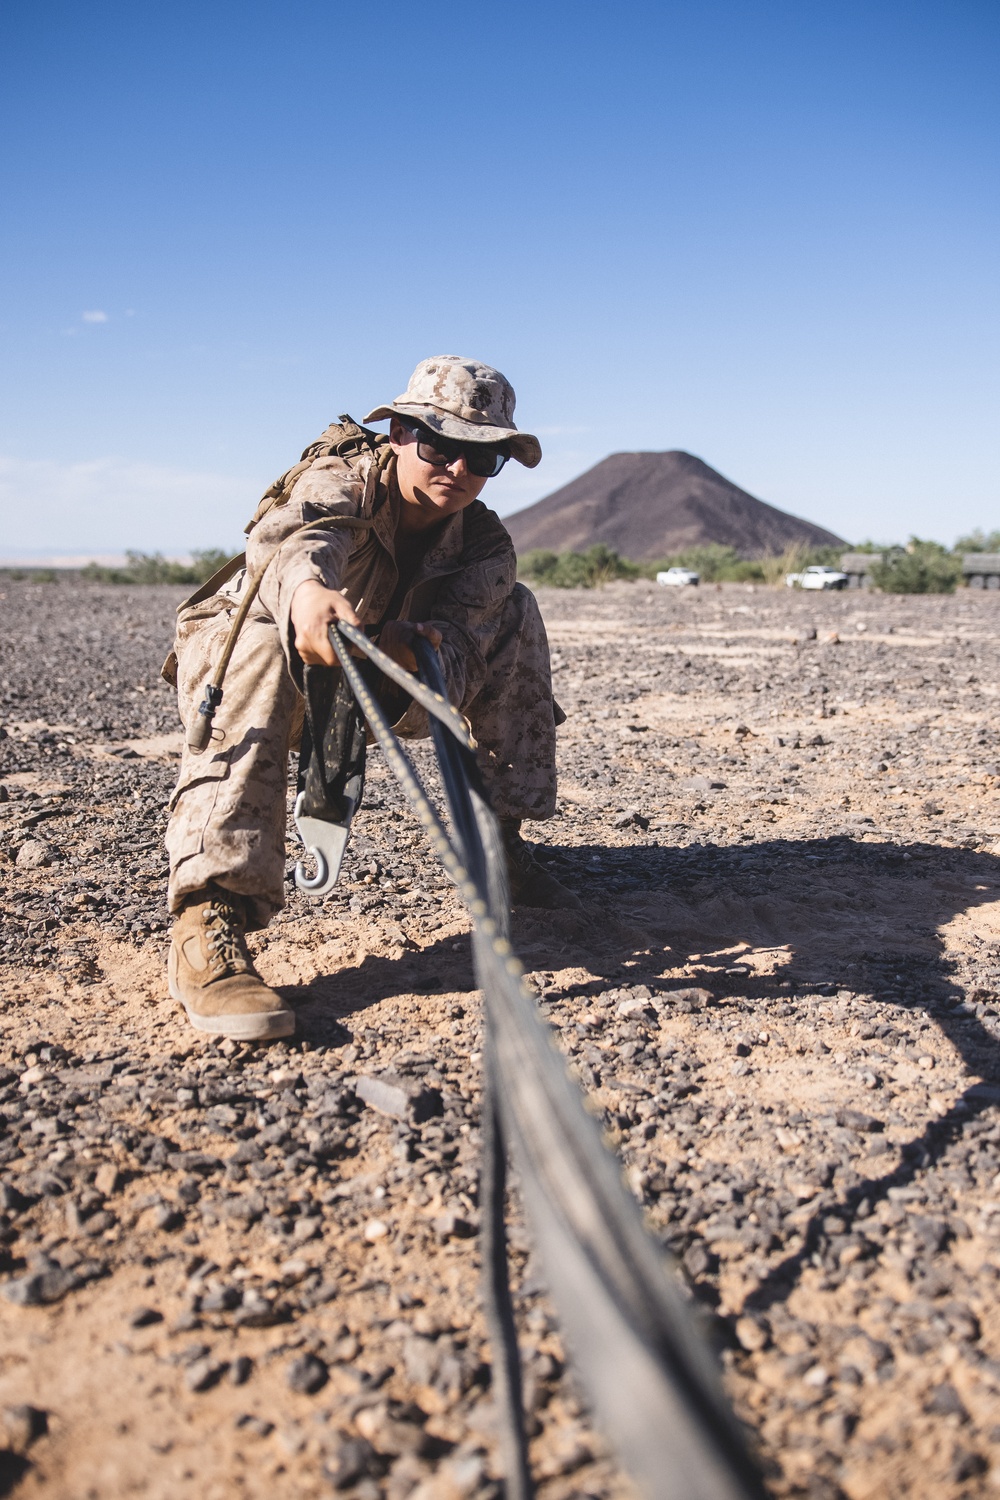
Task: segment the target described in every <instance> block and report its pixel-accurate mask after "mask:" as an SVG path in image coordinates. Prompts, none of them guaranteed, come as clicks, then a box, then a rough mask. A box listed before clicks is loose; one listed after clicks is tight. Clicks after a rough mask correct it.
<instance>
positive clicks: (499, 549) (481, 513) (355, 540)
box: [247, 455, 517, 704]
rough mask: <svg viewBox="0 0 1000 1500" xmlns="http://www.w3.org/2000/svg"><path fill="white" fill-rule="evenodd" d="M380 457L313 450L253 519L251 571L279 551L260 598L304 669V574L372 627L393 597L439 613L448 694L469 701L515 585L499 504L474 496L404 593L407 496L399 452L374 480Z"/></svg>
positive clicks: (419, 614) (293, 662)
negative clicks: (400, 482) (299, 602)
mask: <svg viewBox="0 0 1000 1500" xmlns="http://www.w3.org/2000/svg"><path fill="white" fill-rule="evenodd" d="M373 465H374V459H373V458H371V457H369V456H367V455H366V456H365V457H364V458H362V459H361V460H360V461H358V460H357V459H356V460H354V462H353V463H351V464H348V463H347V461H346V460H345V459H343V458H339V457H336V456H331V457H323V458H318V459H315V460H314V461H313V462H312V463H311V464H310V465H309V467H308V468H307V469H306V470H305V472H304V473H302V474H300V475H299V477H298V478H297V479H296V480H295V483H294V484H293V485H292V487H291V490H290V492H289V495H288V499H287V501H286V502H285V503H284V504H279V505H275V506H273V507H272V508H271V509H268V510H266V511H265V512H264V514H263V515H260V519H257V518H255V519H254V521H253V522H252V523H251V527H250V534H249V538H248V541H247V567H248V570H249V572H250V573H251V574H253V573H256V572H257V571H258V569H260V568H261V567H263V566H264V565H265V564H266V563H267V561H268V559H269V558H271V557H272V554H273V561H272V562H271V563H270V566H268V567H267V570H266V572H265V574H264V578H263V581H262V583H261V588H260V603H261V604H263V605H264V607H265V609H266V610H267V611H268V613H269V614H270V615H271V617H272V619H274V620H275V621H276V623H277V625H278V632H279V636H280V639H281V641H282V644H283V647H284V651H285V654H286V657H287V658H288V663H289V667H290V668H291V670H292V672H293V675H295V676H298V673H299V672H300V670H301V667H300V663H299V660H298V657H297V656H296V655H295V653H294V651H293V649H292V641H293V639H294V630H293V628H292V626H291V621H290V611H291V603H292V595H293V594H294V593H295V590H296V589H297V588H298V586H299V584H300V583H303V582H305V581H306V580H307V579H315V580H316V581H317V582H319V583H321V584H323V586H324V587H325V588H329V589H339V590H340V591H341V592H342V593H343V594H344V595H345V596H346V598H347V599H348V600H349V601H350V603H351V604H352V605H353V607H354V609H355V610H356V611H357V614H358V616H359V617H360V619H361V620H362V623H363V624H364V625H365V626H366V627H368V628H373V627H377V626H379V625H381V624H382V623H384V621H385V620H386V619H387V618H389V614H388V611H389V607H390V605H391V604H392V603H393V601H394V600H395V601H396V602H395V607H394V608H393V609H392V615H393V616H394V617H395V618H397V619H410V620H423V621H432V622H433V623H434V624H435V625H436V626H437V628H438V629H439V630H440V631H441V635H442V637H443V639H442V643H441V649H440V659H441V665H442V669H443V671H444V675H445V681H446V682H447V685H448V693H449V697H450V698H451V700H452V702H453V703H455V704H463V703H467V702H468V701H469V700H470V699H471V698H473V697H474V696H475V694H476V693H477V692H478V691H479V688H480V687H481V685H482V683H483V680H484V677H485V675H486V653H487V651H488V650H489V648H490V645H491V643H492V641H493V639H494V637H495V636H496V633H497V630H498V627H499V622H500V616H501V613H502V610H503V606H504V603H505V601H506V600H507V599H508V598H509V596H510V594H511V591H512V589H513V587H514V583H515V579H516V571H517V561H516V558H515V555H514V545H513V543H512V542H511V539H510V536H509V535H508V533H507V531H506V529H505V527H504V526H503V525H502V524H501V522H500V520H499V518H498V517H497V516H496V515H495V514H494V513H493V511H491V510H488V509H487V508H486V506H485V505H483V504H482V502H481V501H479V500H476V501H473V503H472V504H471V505H470V506H467V507H466V509H465V510H463V511H459V512H458V513H457V514H455V515H452V516H449V517H448V518H447V520H446V521H445V522H444V523H443V525H442V526H441V528H440V529H439V530H438V531H437V532H436V533H435V534H434V536H433V539H432V541H431V543H430V546H429V547H428V550H427V551H426V552H425V553H424V555H423V557H422V558H421V560H420V562H419V564H418V565H417V567H416V571H415V572H414V574H413V576H412V578H411V579H410V580H409V581H408V582H406V581H404V585H403V587H404V589H405V592H404V593H403V594H402V597H401V598H398V597H397V595H398V593H399V590H400V570H399V567H398V566H397V554H396V545H395V538H396V532H397V529H398V526H399V514H400V506H401V505H402V503H403V502H402V500H401V498H400V495H399V490H398V487H397V485H396V482H395V476H394V470H395V463H394V461H390V463H389V465H388V466H387V468H386V470H385V471H384V473H383V474H381V475H379V476H378V478H377V482H372V481H373V479H374V477H375V476H374V475H373V474H372V468H373ZM258 514H260V513H259V512H258ZM333 517H343V518H345V519H346V518H350V517H357V518H358V519H360V520H362V521H365V522H369V523H370V524H368V525H365V526H363V527H361V526H359V527H356V528H355V527H339V528H338V529H328V528H325V527H324V526H323V522H324V521H327V520H329V519H331V518H333ZM293 533H295V534H294V535H293ZM276 549H277V550H276Z"/></svg>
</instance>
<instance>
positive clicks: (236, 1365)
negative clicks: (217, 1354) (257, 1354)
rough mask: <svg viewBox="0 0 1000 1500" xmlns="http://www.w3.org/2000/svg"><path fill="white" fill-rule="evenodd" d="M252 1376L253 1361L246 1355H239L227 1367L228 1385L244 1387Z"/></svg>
mask: <svg viewBox="0 0 1000 1500" xmlns="http://www.w3.org/2000/svg"><path fill="white" fill-rule="evenodd" d="M252 1374H253V1360H252V1359H251V1358H250V1356H249V1355H247V1354H240V1355H238V1356H237V1358H236V1359H234V1360H232V1361H231V1363H230V1366H229V1383H230V1385H246V1383H247V1381H248V1380H249V1379H250V1376H251V1375H252Z"/></svg>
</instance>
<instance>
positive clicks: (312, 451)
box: [245, 412, 392, 535]
mask: <svg viewBox="0 0 1000 1500" xmlns="http://www.w3.org/2000/svg"><path fill="white" fill-rule="evenodd" d="M366 455H367V456H370V457H372V458H373V459H374V463H372V465H371V466H370V468H369V471H368V475H367V482H366V485H365V503H366V504H370V502H371V499H372V497H373V496H374V493H375V487H376V486H377V484H378V478H379V475H380V474H381V472H382V471H383V470H384V468H385V466H386V464H387V463H388V462H389V459H390V458H391V457H392V449H391V447H390V446H389V439H388V438H387V437H386V436H385V434H384V433H381V432H372V430H371V428H370V427H362V426H361V425H360V423H358V422H355V421H354V419H353V417H350V416H348V415H347V413H346V412H345V413H343V415H341V416H340V417H339V418H338V419H337V421H336V422H331V424H330V426H329V427H328V428H327V429H326V430H325V432H321V433H320V435H319V437H318V438H317V439H316V441H315V442H314V443H310V444H309V446H308V448H306V449H305V450H304V452H303V454H302V457H301V458H300V459H299V461H298V463H297V464H293V465H292V467H291V468H290V469H286V470H285V472H284V474H282V475H281V477H280V479H276V480H275V481H274V483H273V484H272V485H271V486H270V488H269V489H266V490H265V491H264V494H263V496H262V497H261V501H260V504H259V505H258V506H257V509H256V510H255V511H254V513H253V516H252V517H251V519H250V521H249V522H248V523H247V526H246V527H245V530H246V532H247V534H248V535H249V533H250V532H251V531H252V530H253V528H254V527H255V526H256V525H257V523H258V522H259V521H262V520H263V518H264V517H265V516H266V515H267V513H268V511H270V510H273V509H274V507H275V506H276V505H287V503H288V497H289V496H290V495H291V493H292V490H293V488H294V486H295V483H296V481H297V480H299V479H301V477H302V475H303V474H305V472H306V471H307V470H308V469H310V468H312V465H313V464H314V463H315V462H316V460H317V459H318V458H342V459H343V460H344V462H345V463H347V464H349V465H350V467H351V468H356V467H360V465H361V462H362V460H363V459H364V458H365V456H366Z"/></svg>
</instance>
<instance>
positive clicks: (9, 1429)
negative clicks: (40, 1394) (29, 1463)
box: [0, 1405, 49, 1457]
mask: <svg viewBox="0 0 1000 1500" xmlns="http://www.w3.org/2000/svg"><path fill="white" fill-rule="evenodd" d="M0 1430H2V1432H3V1434H4V1436H5V1438H6V1440H7V1447H8V1448H9V1449H10V1451H11V1452H12V1453H27V1451H28V1449H29V1448H30V1447H31V1445H32V1443H34V1442H36V1441H37V1440H38V1438H40V1437H44V1436H45V1434H46V1433H47V1432H48V1430H49V1415H48V1412H46V1411H43V1410H42V1409H41V1408H40V1407H38V1406H27V1405H25V1406H5V1407H4V1408H3V1410H2V1411H0ZM0 1457H2V1455H0Z"/></svg>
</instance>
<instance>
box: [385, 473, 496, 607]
mask: <svg viewBox="0 0 1000 1500" xmlns="http://www.w3.org/2000/svg"><path fill="white" fill-rule="evenodd" d="M386 478H387V480H388V484H387V486H385V487H384V488H385V495H384V499H382V501H381V503H380V504H379V506H378V508H377V509H376V511H375V526H374V531H375V535H376V536H377V538H378V540H379V542H380V543H381V544H382V546H383V547H384V548H385V550H386V551H387V552H388V554H389V556H390V557H391V558H392V560H393V562H395V560H396V532H397V530H398V527H399V512H400V507H401V506H402V503H403V502H402V499H401V497H400V493H399V486H398V485H397V483H396V475H395V470H394V468H393V469H391V470H390V471H389V473H388V474H387V476H386ZM475 503H476V502H475V501H473V504H475ZM468 508H469V507H466V509H468ZM464 516H465V510H459V511H456V512H455V514H454V515H452V516H449V517H448V519H447V520H446V521H445V523H444V525H443V526H442V527H441V528H440V530H439V531H438V532H437V535H436V536H435V538H434V540H433V542H432V543H431V545H430V546H429V547H428V549H427V551H426V552H425V553H424V555H423V557H422V559H421V561H420V566H419V567H418V568H417V573H416V579H423V578H434V577H436V576H437V575H438V574H441V573H452V572H454V570H455V567H456V565H457V564H458V562H459V559H460V558H461V556H462V549H463V548H464V546H465V521H464ZM416 579H415V580H414V581H416Z"/></svg>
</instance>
